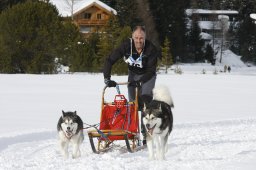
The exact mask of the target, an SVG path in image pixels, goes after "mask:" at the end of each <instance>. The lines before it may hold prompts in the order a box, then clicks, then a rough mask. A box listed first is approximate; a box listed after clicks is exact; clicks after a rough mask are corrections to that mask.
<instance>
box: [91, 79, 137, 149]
mask: <svg viewBox="0 0 256 170" xmlns="http://www.w3.org/2000/svg"><path fill="white" fill-rule="evenodd" d="M127 84H128V82H126V83H117V87H116V88H117V92H118V94H116V95H115V99H114V101H113V102H105V100H104V96H105V91H106V89H107V86H105V87H104V88H103V92H102V103H101V118H100V126H99V129H97V128H95V129H93V130H89V131H87V133H88V136H89V140H90V144H91V148H92V151H93V152H94V153H100V152H104V151H106V150H108V149H110V146H111V144H112V143H113V142H114V141H116V140H119V141H120V140H124V141H125V144H126V147H127V150H128V151H129V152H134V151H135V150H136V147H137V146H139V141H140V139H139V138H140V133H139V132H140V129H139V116H138V88H136V90H135V91H136V95H135V101H127V99H126V97H125V96H124V95H123V94H120V90H119V85H127ZM94 138H97V139H98V144H97V148H96V147H95V145H94V140H93V139H94Z"/></svg>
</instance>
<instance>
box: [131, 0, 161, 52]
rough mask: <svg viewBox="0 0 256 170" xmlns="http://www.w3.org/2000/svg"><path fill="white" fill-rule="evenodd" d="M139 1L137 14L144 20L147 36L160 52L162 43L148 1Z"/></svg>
mask: <svg viewBox="0 0 256 170" xmlns="http://www.w3.org/2000/svg"><path fill="white" fill-rule="evenodd" d="M136 1H137V4H138V6H137V14H138V16H139V17H140V18H141V19H142V21H143V23H144V25H145V27H146V36H147V39H148V40H150V41H151V42H152V43H153V44H154V45H155V46H156V47H157V48H158V50H160V42H159V37H158V32H157V30H156V26H155V21H154V18H153V16H152V14H151V11H150V7H149V2H148V0H136Z"/></svg>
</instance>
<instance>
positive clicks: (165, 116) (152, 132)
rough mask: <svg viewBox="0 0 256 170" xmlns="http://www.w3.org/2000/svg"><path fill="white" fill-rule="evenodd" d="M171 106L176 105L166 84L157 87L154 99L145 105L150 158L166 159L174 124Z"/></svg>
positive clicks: (144, 118) (144, 115)
mask: <svg viewBox="0 0 256 170" xmlns="http://www.w3.org/2000/svg"><path fill="white" fill-rule="evenodd" d="M171 107H174V105H173V101H172V98H171V95H170V92H169V89H168V88H167V87H166V86H158V87H155V88H154V89H153V100H152V101H151V102H150V103H149V104H148V105H144V109H143V112H144V113H143V124H144V125H145V128H146V130H147V137H146V141H147V148H148V152H149V159H155V158H156V159H158V160H164V159H165V153H166V152H167V150H168V145H167V141H168V137H169V135H170V133H171V131H172V126H173V115H172V111H171ZM154 146H155V148H154Z"/></svg>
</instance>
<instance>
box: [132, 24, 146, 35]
mask: <svg viewBox="0 0 256 170" xmlns="http://www.w3.org/2000/svg"><path fill="white" fill-rule="evenodd" d="M136 30H142V31H143V32H145V33H146V28H145V26H142V25H137V26H135V27H134V28H133V30H132V33H134V32H135V31H136Z"/></svg>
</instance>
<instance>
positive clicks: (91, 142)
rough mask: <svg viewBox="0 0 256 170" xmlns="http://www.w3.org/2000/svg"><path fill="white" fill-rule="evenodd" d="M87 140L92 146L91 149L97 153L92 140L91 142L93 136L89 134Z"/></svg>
mask: <svg viewBox="0 0 256 170" xmlns="http://www.w3.org/2000/svg"><path fill="white" fill-rule="evenodd" d="M89 140H90V144H91V148H92V151H93V152H94V153H99V152H98V151H97V150H96V148H95V145H94V142H93V137H92V136H91V135H89Z"/></svg>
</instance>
